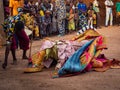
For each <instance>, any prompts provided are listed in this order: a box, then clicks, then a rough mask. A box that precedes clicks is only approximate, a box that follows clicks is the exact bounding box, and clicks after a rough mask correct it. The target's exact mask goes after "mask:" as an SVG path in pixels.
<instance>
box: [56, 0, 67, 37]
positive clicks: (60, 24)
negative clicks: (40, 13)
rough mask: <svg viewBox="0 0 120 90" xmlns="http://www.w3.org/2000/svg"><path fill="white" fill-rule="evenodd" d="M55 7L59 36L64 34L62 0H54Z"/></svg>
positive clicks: (63, 4)
mask: <svg viewBox="0 0 120 90" xmlns="http://www.w3.org/2000/svg"><path fill="white" fill-rule="evenodd" d="M55 9H56V10H55V11H56V16H57V24H58V31H59V36H63V35H64V34H65V18H66V6H65V2H64V0H56V1H55Z"/></svg>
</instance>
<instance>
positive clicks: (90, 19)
mask: <svg viewBox="0 0 120 90" xmlns="http://www.w3.org/2000/svg"><path fill="white" fill-rule="evenodd" d="M92 6H93V5H92V4H91V5H90V7H89V9H88V12H87V13H88V27H89V28H91V29H93V19H94V10H93V7H92Z"/></svg>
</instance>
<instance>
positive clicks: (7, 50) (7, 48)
mask: <svg viewBox="0 0 120 90" xmlns="http://www.w3.org/2000/svg"><path fill="white" fill-rule="evenodd" d="M9 52H10V45H9V44H7V46H6V50H5V59H4V63H3V64H2V68H3V69H5V68H6V67H7V62H8V56H9Z"/></svg>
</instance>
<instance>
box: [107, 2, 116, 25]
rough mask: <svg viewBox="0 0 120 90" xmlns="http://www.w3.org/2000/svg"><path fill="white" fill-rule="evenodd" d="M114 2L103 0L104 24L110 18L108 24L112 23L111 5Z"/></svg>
mask: <svg viewBox="0 0 120 90" xmlns="http://www.w3.org/2000/svg"><path fill="white" fill-rule="evenodd" d="M113 5H114V3H113V2H112V0H105V6H106V20H105V26H106V27H107V26H108V22H109V20H110V25H111V26H112V25H113V14H112V6H113Z"/></svg>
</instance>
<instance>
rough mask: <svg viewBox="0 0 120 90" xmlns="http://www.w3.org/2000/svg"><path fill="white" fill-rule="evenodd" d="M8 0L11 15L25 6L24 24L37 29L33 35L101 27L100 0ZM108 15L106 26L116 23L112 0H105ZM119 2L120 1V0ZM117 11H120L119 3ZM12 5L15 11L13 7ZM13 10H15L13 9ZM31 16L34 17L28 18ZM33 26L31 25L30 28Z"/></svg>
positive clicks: (38, 36) (47, 34)
mask: <svg viewBox="0 0 120 90" xmlns="http://www.w3.org/2000/svg"><path fill="white" fill-rule="evenodd" d="M12 1H14V0H9V7H10V10H8V9H7V10H6V11H7V12H8V14H10V15H17V14H18V13H17V8H18V7H22V8H23V13H24V14H27V15H28V16H27V18H28V17H30V18H28V20H26V19H25V20H26V23H25V25H26V26H27V27H28V28H29V29H31V30H33V31H34V38H35V39H39V38H42V37H45V36H50V35H52V34H59V36H63V35H65V34H66V33H68V32H69V33H71V32H72V31H74V30H76V31H77V32H78V33H77V34H81V33H83V32H84V31H85V30H87V29H94V30H96V29H97V28H101V27H100V25H101V18H100V3H99V1H98V0H94V1H93V2H91V3H90V4H89V5H88V7H87V5H86V4H85V3H84V2H83V0H38V1H36V2H35V1H33V0H18V1H17V0H15V2H14V3H12ZM104 3H105V6H106V19H105V26H106V27H107V26H108V22H109V21H110V25H113V14H112V8H113V6H114V3H113V1H112V0H105V2H104ZM119 3H120V2H118V4H119ZM118 4H117V5H116V6H117V7H116V8H117V12H120V10H119V7H120V6H119V5H118ZM11 8H12V9H13V11H12V10H11ZM11 11H12V13H11ZM29 19H34V20H33V21H31V22H29V23H28V21H29ZM31 27H32V28H31Z"/></svg>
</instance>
